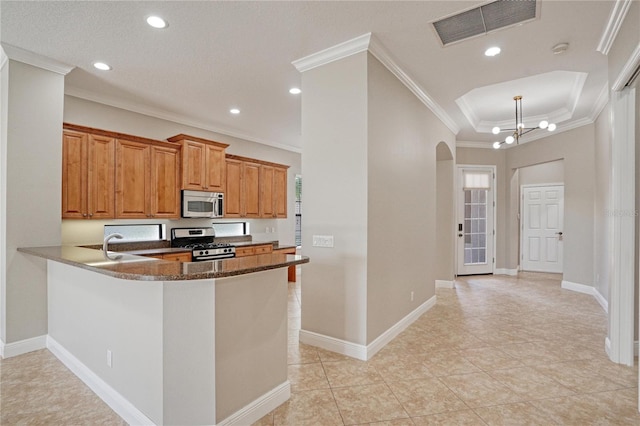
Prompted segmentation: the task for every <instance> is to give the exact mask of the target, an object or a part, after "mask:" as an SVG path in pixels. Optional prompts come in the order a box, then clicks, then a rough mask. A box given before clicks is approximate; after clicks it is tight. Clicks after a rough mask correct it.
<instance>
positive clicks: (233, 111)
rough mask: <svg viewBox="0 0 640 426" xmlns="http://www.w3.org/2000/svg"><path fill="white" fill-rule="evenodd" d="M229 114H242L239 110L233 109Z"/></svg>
mask: <svg viewBox="0 0 640 426" xmlns="http://www.w3.org/2000/svg"><path fill="white" fill-rule="evenodd" d="M229 112H230V113H231V114H240V110H239V109H238V108H231V109H230V110H229Z"/></svg>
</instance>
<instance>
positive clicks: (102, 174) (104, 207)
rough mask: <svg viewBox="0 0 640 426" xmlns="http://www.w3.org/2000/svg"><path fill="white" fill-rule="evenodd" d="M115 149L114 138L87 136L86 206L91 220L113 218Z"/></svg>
mask: <svg viewBox="0 0 640 426" xmlns="http://www.w3.org/2000/svg"><path fill="white" fill-rule="evenodd" d="M115 148H116V141H115V139H114V138H110V137H107V136H99V135H89V144H88V166H89V170H88V184H87V186H88V188H87V196H88V201H87V204H88V213H89V218H91V219H108V218H114V217H115V191H116V183H115Z"/></svg>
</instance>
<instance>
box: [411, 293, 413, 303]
mask: <svg viewBox="0 0 640 426" xmlns="http://www.w3.org/2000/svg"><path fill="white" fill-rule="evenodd" d="M411 301H412V302H413V292H411Z"/></svg>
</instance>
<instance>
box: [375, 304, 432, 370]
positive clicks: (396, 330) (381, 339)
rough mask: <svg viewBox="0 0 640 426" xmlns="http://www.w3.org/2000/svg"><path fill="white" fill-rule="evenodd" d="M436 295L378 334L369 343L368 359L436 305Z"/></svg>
mask: <svg viewBox="0 0 640 426" xmlns="http://www.w3.org/2000/svg"><path fill="white" fill-rule="evenodd" d="M436 300H437V298H436V296H432V297H431V298H430V299H428V300H427V301H426V302H424V303H423V304H422V305H420V306H418V307H417V308H416V309H414V310H413V311H412V312H410V313H409V315H407V316H406V317H404V318H402V319H401V320H400V321H398V322H397V323H396V324H395V325H393V326H392V327H391V328H389V329H388V330H387V331H385V332H384V333H382V334H381V335H380V336H378V337H377V338H376V339H375V340H374V341H373V342H371V343H369V344H368V345H367V360H370V359H371V358H372V357H373V356H374V355H375V354H377V353H378V351H379V350H380V349H382V348H384V347H385V346H386V345H387V344H388V343H389V342H391V341H392V340H393V339H395V338H396V337H397V336H398V335H399V334H400V333H402V332H403V331H404V330H405V329H406V328H407V327H409V326H410V325H411V324H413V323H414V321H415V320H417V319H418V318H420V316H421V315H422V314H424V313H425V312H427V311H428V310H429V309H431V308H433V307H434V306H435V305H436Z"/></svg>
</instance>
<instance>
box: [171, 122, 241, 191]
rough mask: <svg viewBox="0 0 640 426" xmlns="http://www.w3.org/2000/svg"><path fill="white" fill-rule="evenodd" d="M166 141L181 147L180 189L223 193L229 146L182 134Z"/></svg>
mask: <svg viewBox="0 0 640 426" xmlns="http://www.w3.org/2000/svg"><path fill="white" fill-rule="evenodd" d="M167 140H168V141H169V142H175V143H179V144H180V145H181V146H182V189H191V190H195V191H211V192H224V190H225V181H226V163H225V149H226V148H227V147H228V146H229V145H227V144H223V143H219V142H214V141H210V140H207V139H202V138H198V137H195V136H189V135H184V134H179V135H176V136H173V137H170V138H168V139H167Z"/></svg>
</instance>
